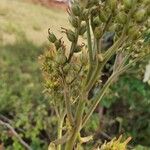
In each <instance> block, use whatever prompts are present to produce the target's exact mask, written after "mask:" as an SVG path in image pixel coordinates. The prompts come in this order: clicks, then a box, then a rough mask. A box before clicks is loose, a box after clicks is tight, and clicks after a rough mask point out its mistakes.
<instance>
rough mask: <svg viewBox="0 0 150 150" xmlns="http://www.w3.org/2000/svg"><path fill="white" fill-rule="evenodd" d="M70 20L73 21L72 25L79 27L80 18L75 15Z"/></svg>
mask: <svg viewBox="0 0 150 150" xmlns="http://www.w3.org/2000/svg"><path fill="white" fill-rule="evenodd" d="M69 21H70V23H71V25H72V26H73V27H75V28H78V26H79V19H78V18H77V17H74V16H70V18H69Z"/></svg>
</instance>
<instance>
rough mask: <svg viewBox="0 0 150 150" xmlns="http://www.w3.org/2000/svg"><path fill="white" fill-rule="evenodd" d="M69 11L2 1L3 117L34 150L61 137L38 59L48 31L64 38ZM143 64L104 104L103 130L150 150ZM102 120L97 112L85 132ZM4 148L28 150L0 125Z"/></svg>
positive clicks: (149, 93) (149, 94)
mask: <svg viewBox="0 0 150 150" xmlns="http://www.w3.org/2000/svg"><path fill="white" fill-rule="evenodd" d="M64 10H65V9H60V7H58V8H57V7H46V6H42V5H40V4H34V3H31V2H27V0H0V119H2V120H6V121H7V122H8V123H10V124H11V125H12V126H13V127H14V128H15V129H16V131H17V132H18V133H19V135H20V136H21V137H22V138H23V139H24V140H25V141H26V142H27V143H28V144H29V145H31V147H32V148H33V149H34V150H44V149H47V145H48V144H49V142H50V141H52V140H54V135H55V133H56V118H55V117H54V115H53V113H54V112H53V108H51V105H50V103H49V100H48V97H47V96H45V95H44V94H43V93H42V91H43V89H44V88H43V86H42V75H41V71H40V65H39V64H38V57H39V55H40V54H41V53H42V52H43V51H44V49H45V48H47V47H48V41H47V30H48V28H51V30H52V31H53V32H55V33H56V34H57V35H58V36H60V37H61V36H62V34H61V33H60V27H61V26H62V27H66V28H67V27H68V26H69V24H68V22H67V13H66V11H64ZM66 42H68V41H67V40H66ZM143 66H146V63H145V64H144V65H143ZM143 66H142V68H141V67H140V69H137V71H136V72H129V73H128V74H126V75H124V76H122V77H121V79H120V80H119V81H118V82H117V84H115V85H114V86H113V87H112V88H111V89H110V90H109V91H108V93H107V97H106V98H105V99H104V100H103V101H102V103H101V104H100V105H101V106H103V108H104V109H105V110H106V113H105V115H104V118H105V119H104V121H103V122H104V127H103V128H104V132H105V133H107V134H108V135H109V136H111V137H113V136H115V135H120V134H123V135H124V136H131V137H132V142H131V147H134V149H135V150H150V140H149V139H150V86H149V85H148V83H143V76H144V71H145V67H143ZM137 68H139V66H138V67H137ZM99 119H100V118H99V115H98V114H97V113H95V114H94V115H93V117H92V118H91V120H90V122H89V123H88V126H87V127H86V128H85V132H86V133H92V132H94V131H95V130H97V129H98V128H99ZM2 145H3V147H5V149H6V150H24V147H22V145H21V144H20V143H19V142H18V140H17V139H16V138H15V136H14V135H13V134H11V132H10V131H9V130H8V129H6V128H4V127H3V126H0V150H1V147H2Z"/></svg>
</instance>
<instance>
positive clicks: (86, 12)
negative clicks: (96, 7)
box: [81, 9, 89, 21]
mask: <svg viewBox="0 0 150 150" xmlns="http://www.w3.org/2000/svg"><path fill="white" fill-rule="evenodd" d="M88 17H89V10H88V9H84V10H83V12H82V16H81V19H82V20H83V21H86V20H88Z"/></svg>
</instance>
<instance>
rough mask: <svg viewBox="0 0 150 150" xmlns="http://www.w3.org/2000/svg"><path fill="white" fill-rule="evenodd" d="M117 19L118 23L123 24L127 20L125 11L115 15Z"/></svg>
mask: <svg viewBox="0 0 150 150" xmlns="http://www.w3.org/2000/svg"><path fill="white" fill-rule="evenodd" d="M117 20H118V22H119V23H121V24H125V23H126V21H127V15H126V13H125V12H119V14H118V15H117Z"/></svg>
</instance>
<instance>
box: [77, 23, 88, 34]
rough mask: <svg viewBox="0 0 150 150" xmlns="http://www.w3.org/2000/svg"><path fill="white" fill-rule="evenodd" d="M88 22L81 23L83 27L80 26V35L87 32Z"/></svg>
mask: <svg viewBox="0 0 150 150" xmlns="http://www.w3.org/2000/svg"><path fill="white" fill-rule="evenodd" d="M86 29H87V28H86V22H83V23H82V24H81V27H80V29H79V35H83V34H84V33H85V32H86Z"/></svg>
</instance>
